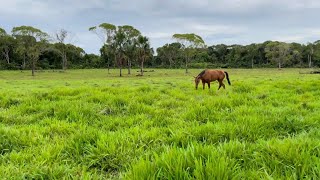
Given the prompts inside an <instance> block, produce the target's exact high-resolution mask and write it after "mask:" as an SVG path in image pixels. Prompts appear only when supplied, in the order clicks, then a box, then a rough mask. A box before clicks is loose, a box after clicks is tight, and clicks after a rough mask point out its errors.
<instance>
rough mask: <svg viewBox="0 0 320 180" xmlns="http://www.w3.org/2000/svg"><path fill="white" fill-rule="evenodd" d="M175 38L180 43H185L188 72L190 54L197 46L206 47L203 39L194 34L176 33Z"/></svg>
mask: <svg viewBox="0 0 320 180" xmlns="http://www.w3.org/2000/svg"><path fill="white" fill-rule="evenodd" d="M172 37H173V39H175V40H177V41H178V42H179V43H181V44H183V46H182V47H183V50H184V52H185V67H186V73H188V63H189V61H190V56H191V54H192V53H193V51H194V49H195V48H201V47H205V43H204V41H203V39H202V38H201V37H200V36H198V35H196V34H194V33H191V34H174V35H173V36H172Z"/></svg>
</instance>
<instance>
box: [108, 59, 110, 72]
mask: <svg viewBox="0 0 320 180" xmlns="http://www.w3.org/2000/svg"><path fill="white" fill-rule="evenodd" d="M108 74H110V65H109V62H108Z"/></svg>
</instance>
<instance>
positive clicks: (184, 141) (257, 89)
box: [0, 69, 320, 179]
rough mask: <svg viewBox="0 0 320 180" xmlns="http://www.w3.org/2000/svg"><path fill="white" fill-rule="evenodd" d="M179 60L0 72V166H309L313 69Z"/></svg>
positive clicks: (85, 174)
mask: <svg viewBox="0 0 320 180" xmlns="http://www.w3.org/2000/svg"><path fill="white" fill-rule="evenodd" d="M191 72H192V73H190V74H189V75H185V74H184V70H158V69H155V72H147V73H145V76H144V77H136V76H135V75H136V74H137V73H136V72H135V73H134V74H133V75H132V76H125V77H122V78H120V77H118V70H112V71H111V74H109V75H108V74H107V73H106V70H70V71H67V72H66V73H61V72H52V71H50V72H49V71H46V72H39V73H37V74H36V76H35V77H32V76H31V72H29V71H25V72H20V71H2V72H0V177H1V178H8V179H11V178H12V179H22V178H34V179H62V178H66V179H105V178H111V179H119V178H120V179H122V178H124V179H156V178H157V179H240V178H243V179H269V178H270V179H272V178H274V179H302V178H306V179H319V178H320V89H319V87H320V75H308V74H299V69H283V70H277V69H256V70H240V69H230V70H228V72H229V75H230V80H231V83H232V86H229V85H227V83H226V82H225V84H226V89H225V90H224V89H221V90H220V91H217V88H218V83H214V84H212V85H211V90H210V91H209V90H208V89H207V87H206V89H205V90H204V91H203V90H202V89H201V88H200V89H199V90H195V88H194V83H193V78H192V76H195V75H197V74H198V73H199V72H200V70H191Z"/></svg>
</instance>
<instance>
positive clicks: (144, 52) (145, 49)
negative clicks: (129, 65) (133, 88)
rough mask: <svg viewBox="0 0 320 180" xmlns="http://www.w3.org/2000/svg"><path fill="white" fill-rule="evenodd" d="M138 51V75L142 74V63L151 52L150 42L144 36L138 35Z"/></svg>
mask: <svg viewBox="0 0 320 180" xmlns="http://www.w3.org/2000/svg"><path fill="white" fill-rule="evenodd" d="M138 51H139V60H140V73H141V74H140V75H141V76H143V63H144V62H145V60H146V59H147V57H150V56H151V55H152V54H153V53H152V51H151V49H150V42H149V39H148V38H147V37H146V36H141V35H140V36H139V37H138Z"/></svg>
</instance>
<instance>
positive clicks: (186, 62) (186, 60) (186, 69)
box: [186, 58, 188, 74]
mask: <svg viewBox="0 0 320 180" xmlns="http://www.w3.org/2000/svg"><path fill="white" fill-rule="evenodd" d="M187 73H188V58H186V74H187Z"/></svg>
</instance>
